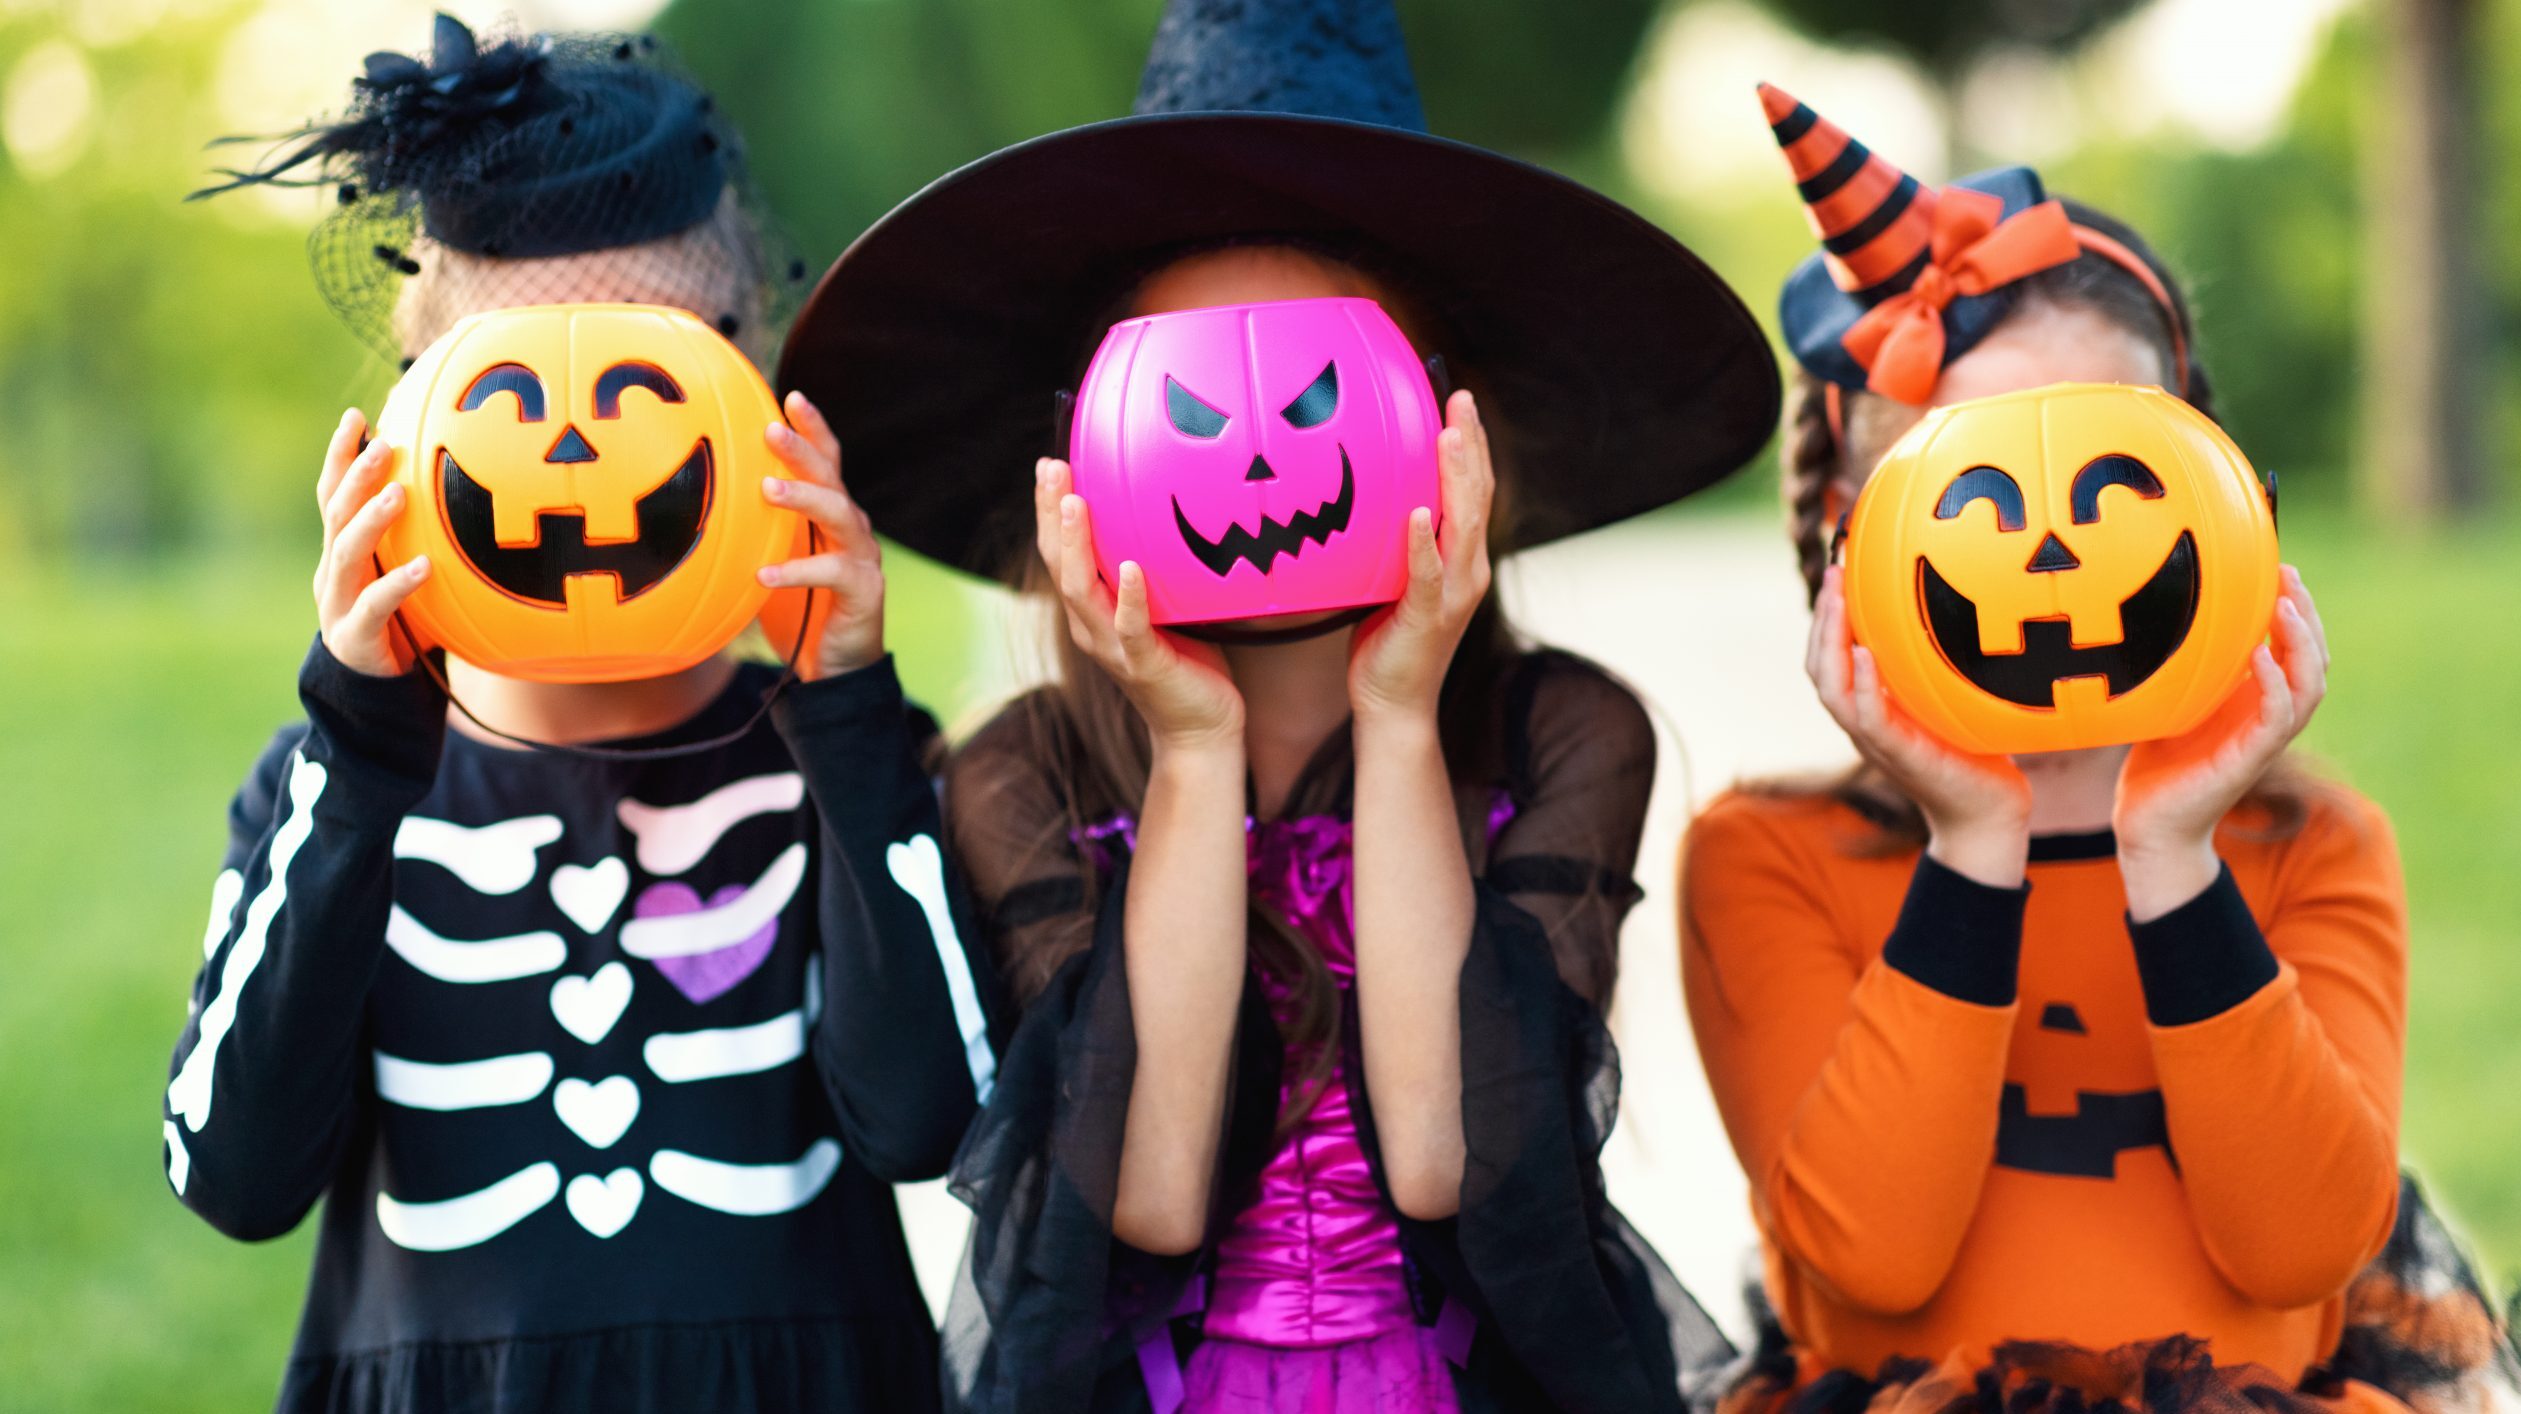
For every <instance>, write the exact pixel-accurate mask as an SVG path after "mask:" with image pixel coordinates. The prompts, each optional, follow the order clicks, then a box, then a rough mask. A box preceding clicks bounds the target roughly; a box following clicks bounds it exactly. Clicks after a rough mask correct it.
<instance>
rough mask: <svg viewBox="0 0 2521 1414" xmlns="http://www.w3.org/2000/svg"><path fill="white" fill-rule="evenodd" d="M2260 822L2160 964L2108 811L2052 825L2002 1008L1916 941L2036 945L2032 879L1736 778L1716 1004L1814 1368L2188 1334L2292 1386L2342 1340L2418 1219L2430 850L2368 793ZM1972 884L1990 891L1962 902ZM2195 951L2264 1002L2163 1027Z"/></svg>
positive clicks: (1693, 978)
mask: <svg viewBox="0 0 2521 1414" xmlns="http://www.w3.org/2000/svg"><path fill="white" fill-rule="evenodd" d="M2254 823H2260V822H2254V821H2252V820H2250V819H2247V818H2244V815H2243V812H2236V813H2235V816H2234V818H2232V819H2230V820H2227V821H2226V822H2225V825H2224V828H2223V830H2222V831H2221V832H2220V833H2219V835H2218V837H2217V841H2216V844H2217V848H2218V850H2219V852H2220V853H2221V854H2222V856H2223V859H2224V860H2225V862H2226V864H2227V865H2228V866H2229V870H2230V874H2229V881H2228V883H2219V884H2218V885H2217V887H2216V888H2215V889H2212V890H2209V891H2208V895H2207V896H2205V897H2201V899H2200V900H2199V901H2198V902H2197V903H2195V904H2192V905H2190V906H2189V907H2188V908H2186V909H2183V910H2180V911H2178V915H2175V917H2174V919H2173V920H2171V926H2172V928H2173V930H2174V931H2175V933H2176V935H2175V936H2169V937H2168V941H2167V943H2166V941H2165V938H2166V934H2165V933H2164V932H2161V931H2157V932H2156V933H2155V934H2154V936H2153V939H2152V942H2151V946H2152V948H2154V949H2155V951H2154V952H2153V953H2152V954H2150V957H2151V960H2150V961H2149V962H2148V963H2147V967H2148V969H2149V971H2150V973H2151V975H2150V976H2149V977H2148V976H2140V971H2139V963H2138V948H2137V946H2136V945H2135V943H2134V942H2133V941H2132V940H2131V936H2130V928H2129V925H2128V923H2127V921H2126V918H2125V909H2126V899H2125V894H2124V891H2123V889H2122V887H2121V884H2120V880H2119V873H2118V866H2117V861H2116V859H2115V857H2114V856H2112V855H2111V854H2110V853H2109V852H2108V839H2107V836H2106V835H2103V836H2096V837H2086V838H2085V839H2084V840H2083V841H2082V842H2081V843H2082V844H2083V845H2084V846H2086V847H2084V848H2081V849H2077V848H2075V847H2074V846H2075V844H2076V842H2074V841H2058V842H2054V845H2053V846H2050V847H2044V848H2041V849H2036V850H2035V851H2034V859H2033V862H2032V864H2031V867H2030V889H2029V896H2028V900H2027V907H2026V908H2024V905H2023V904H2022V903H2021V902H2019V901H2014V902H2012V903H2011V904H2010V905H2009V906H2010V907H2015V908H2024V912H2023V918H2022V923H2021V930H2020V933H2021V943H2020V953H2019V981H2018V987H2017V988H2015V989H2014V996H2013V999H2012V1000H2009V1001H2002V1002H2001V1004H2000V1003H1999V999H1998V998H1997V997H1996V996H1993V995H1988V996H1982V997H1981V998H1980V999H1979V1000H1977V1001H1968V1000H1962V999H1961V998H1960V997H1959V996H1955V995H1951V994H1949V991H1950V990H1957V991H1962V992H1968V991H1970V990H1972V989H1971V988H1968V987H1959V988H1950V989H1949V990H1937V988H1936V987H1934V986H1931V985H1928V984H1927V983H1926V982H1924V981H1920V980H1918V979H1919V976H1920V975H1937V976H1941V975H1942V974H1943V971H1944V969H1941V968H1939V967H1927V966H1920V965H1918V963H1917V961H1916V960H1917V959H1924V960H1925V961H1928V962H1932V961H1934V960H1935V958H1936V957H1937V956H1938V950H1942V955H1946V956H1956V957H1957V956H1959V955H1960V954H1962V953H1963V952H1964V951H1965V950H1969V949H1986V948H1988V947H1989V946H1990V944H1989V942H1988V939H1989V938H1990V937H1999V936H2000V937H2001V942H2000V944H1998V945H1999V946H2004V947H2010V945H2011V940H2010V916H2009V915H2008V914H2006V913H2005V912H2004V908H2005V907H2006V906H2008V905H2005V904H2001V903H2000V904H1998V905H1997V906H1996V912H1995V918H1996V920H1997V923H1998V924H1999V925H2000V926H1989V917H1988V912H1987V907H1986V906H1985V901H1986V900H1989V899H1998V900H2003V899H2009V898H2011V896H2009V895H2005V894H2003V893H2002V891H1996V890H1984V889H1982V888H1981V886H1978V885H1974V884H1969V883H1968V882H1967V881H1964V880H1960V879H1959V877H1958V876H1957V875H1951V874H1949V873H1948V871H1939V866H1933V865H1931V864H1929V865H1927V866H1926V868H1925V870H1924V871H1922V872H1921V870H1920V863H1919V859H1918V856H1917V854H1916V853H1915V852H1914V851H1909V852H1906V853H1902V854H1898V855H1893V856H1889V857H1879V856H1877V857H1870V858H1868V857H1864V856H1863V855H1862V854H1861V853H1860V851H1859V846H1860V844H1861V842H1862V841H1863V840H1864V839H1865V838H1866V837H1867V836H1868V835H1869V834H1870V833H1871V829H1870V827H1869V826H1868V825H1867V824H1866V823H1865V822H1864V821H1863V820H1862V819H1861V818H1860V817H1859V816H1858V815H1857V814H1856V813H1855V812H1854V811H1853V810H1851V809H1849V808H1848V807H1846V806H1845V805H1843V804H1840V803H1838V802H1836V801H1833V800H1830V799H1827V798H1823V797H1797V798H1772V797H1755V796H1750V795H1744V794H1739V793H1736V794H1730V795H1727V796H1725V797H1723V798H1721V799H1719V800H1718V801H1716V802H1715V803H1714V804H1713V805H1712V806H1710V807H1709V808H1708V809H1707V811H1706V812H1705V813H1704V814H1703V815H1701V816H1700V818H1699V819H1698V821H1697V823H1696V824H1695V825H1694V826H1693V827H1692V829H1691V832H1690V837H1689V842H1688V845H1687V846H1686V849H1685V852H1684V854H1683V859H1682V867H1681V905H1680V906H1681V934H1682V944H1681V946H1682V975H1683V980H1684V984H1685V987H1686V991H1687V994H1688V1001H1689V1012H1690V1019H1691V1023H1692V1025H1693V1026H1694V1028H1695V1030H1696V1034H1697V1038H1698V1045H1699V1051H1700V1054H1701V1056H1702V1057H1703V1059H1704V1060H1705V1062H1706V1066H1707V1073H1708V1078H1709V1080H1710V1082H1711V1084H1712V1085H1713V1087H1714V1091H1715V1098H1716V1104H1717V1107H1718V1109H1719V1110H1720V1111H1721V1112H1722V1115H1723V1118H1724V1122H1725V1127H1726V1129H1727V1131H1728V1132H1729V1133H1730V1134H1731V1136H1732V1140H1733V1145H1734V1149H1735V1151H1736V1153H1737V1154H1738V1155H1739V1157H1740V1158H1741V1161H1742V1165H1743V1168H1744V1170H1745V1171H1746V1172H1747V1173H1748V1174H1749V1175H1750V1178H1751V1189H1752V1203H1753V1206H1754V1209H1755V1215H1756V1217H1757V1220H1758V1224H1759V1230H1760V1234H1761V1239H1762V1245H1763V1248H1764V1256H1765V1259H1766V1266H1767V1278H1768V1291H1769V1296H1770V1300H1771V1301H1772V1302H1773V1303H1774V1305H1775V1307H1776V1309H1777V1312H1778V1315H1779V1318H1780V1319H1781V1320H1782V1322H1783V1323H1784V1325H1785V1328H1786V1330H1787V1332H1788V1333H1789V1334H1790V1335H1791V1336H1792V1337H1793V1338H1794V1340H1795V1342H1796V1344H1797V1346H1798V1347H1799V1348H1800V1350H1801V1352H1802V1354H1803V1358H1804V1361H1805V1363H1806V1366H1807V1368H1813V1369H1817V1368H1831V1367H1835V1368H1847V1369H1853V1370H1857V1371H1859V1372H1862V1373H1866V1374H1871V1373H1872V1372H1873V1371H1874V1370H1875V1369H1876V1368H1877V1367H1878V1366H1879V1365H1880V1363H1881V1362H1882V1361H1883V1360H1884V1359H1886V1358H1889V1357H1891V1356H1894V1355H1903V1356H1916V1357H1920V1358H1925V1359H1929V1360H1943V1359H1946V1358H1949V1357H1953V1356H1956V1355H1957V1356H1960V1357H1961V1358H1964V1359H1966V1360H1969V1361H1972V1362H1976V1361H1980V1360H1983V1359H1985V1357H1986V1353H1987V1351H1988V1349H1989V1348H1990V1347H1991V1346H1993V1345H1994V1344H1996V1343H1997V1342H1999V1341H2004V1340H2012V1339H2052V1340H2066V1341H2072V1342H2075V1343H2077V1344H2081V1345H2085V1346H2090V1347H2109V1346H2113V1345H2118V1344H2121V1343H2124V1342H2127V1341H2133V1340H2143V1339H2150V1338H2156V1337H2161V1336H2167V1335H2173V1334H2188V1335H2193V1336H2197V1337H2201V1338H2204V1339H2206V1340H2207V1341H2209V1342H2210V1348H2211V1350H2212V1352H2213V1354H2214V1355H2215V1357H2216V1358H2217V1359H2218V1360H2220V1361H2227V1362H2231V1361H2245V1360H2246V1361H2255V1362H2258V1363H2260V1364H2263V1365H2266V1366H2268V1367H2269V1368H2271V1369H2273V1370H2276V1371H2277V1372H2279V1373H2280V1374H2282V1375H2284V1376H2286V1377H2288V1378H2291V1377H2295V1376H2298V1375H2299V1374H2300V1372H2301V1371H2302V1370H2303V1369H2304V1368H2306V1367H2307V1366H2309V1365H2310V1364H2312V1363H2313V1362H2315V1361H2317V1360H2319V1359H2321V1358H2323V1357H2324V1356H2326V1355H2327V1354H2328V1353H2329V1352H2330V1351H2331V1350H2332V1349H2333V1348H2334V1347H2335V1345H2336V1342H2337V1336H2338V1331H2339V1326H2340V1318H2341V1315H2342V1309H2343V1303H2342V1292H2343V1290H2344V1288H2345V1286H2346V1283H2347V1281H2348V1280H2349V1279H2350V1278H2351V1277H2352V1276H2353V1275H2354V1274H2355V1272H2356V1271H2357V1269H2358V1268H2360V1267H2361V1266H2362V1265H2363V1263H2364V1262H2366V1261H2367V1260H2369V1259H2370V1258H2371V1256H2372V1255H2373V1254H2374V1253H2375V1252H2377V1251H2378V1250H2380V1247H2381V1245H2382V1242H2383V1241H2384V1239H2386V1237H2387V1236H2388V1234H2389V1229H2390V1224H2391V1220H2392V1217H2393V1214H2394V1212H2395V1201H2396V1192H2397V1131H2398V1104H2399V1071H2400V1054H2401V1042H2402V1037H2403V1033H2404V1028H2405V1015H2406V1004H2405V992H2406V987H2405V976H2406V952H2407V931H2406V920H2405V909H2404V903H2403V896H2402V889H2401V885H2400V880H2399V872H2398V859H2397V854H2396V850H2395V847H2394V845H2393V843H2392V840H2391V836H2390V832H2389V826H2388V823H2387V821H2386V820H2385V819H2384V818H2383V816H2382V815H2381V813H2380V811H2379V810H2378V809H2377V808H2376V807H2374V806H2372V805H2371V804H2370V803H2369V802H2367V801H2364V800H2362V799H2361V798H2360V797H2357V796H2354V795H2352V794H2350V793H2348V792H2345V791H2343V790H2336V789H2325V790H2322V791H2321V792H2319V793H2318V794H2317V795H2316V796H2315V797H2314V800H2313V804H2312V808H2311V812H2310V816H2309V819H2308V821H2307V823H2306V824H2305V825H2304V827H2303V828H2302V829H2301V830H2300V831H2299V832H2298V833H2296V834H2294V835H2292V836H2290V837H2288V838H2284V839H2274V840H2271V839H2266V838H2263V837H2261V836H2259V835H2257V834H2254V833H2253V831H2252V829H2251V826H2252V825H2253V824H2254ZM2060 855H2064V856H2068V857H2058V856H2060ZM1935 873H1940V877H1939V878H1931V879H1930V878H1928V877H1927V875H1928V874H1935ZM1912 876H1914V877H1915V878H1916V881H1917V885H1918V896H1919V900H1920V901H1919V903H1918V905H1917V906H1914V907H1912V908H1911V909H1910V914H1911V916H1910V917H1909V918H1908V919H1907V920H1906V924H1905V926H1906V928H1907V932H1906V933H1905V934H1904V935H1903V941H1902V943H1901V944H1900V950H1899V951H1898V952H1897V953H1896V955H1895V957H1894V959H1893V961H1892V962H1886V961H1885V960H1884V958H1883V951H1884V944H1885V942H1886V940H1888V939H1889V938H1890V937H1891V936H1892V934H1893V930H1894V925H1895V923H1899V922H1900V921H1901V915H1902V906H1903V900H1904V899H1906V898H1908V896H1909V894H1910V891H1911V883H1912ZM2235 884H2237V886H2238V894H2237V896H2236V895H2234V894H2232V893H2231V892H2230V887H2231V885H2235ZM1955 889H1958V890H1962V891H1970V890H1977V891H1978V893H1977V895H1976V896H1975V899H1974V900H1973V899H1971V898H1960V899H1959V900H1958V901H1959V902H1962V903H1971V904H1972V905H1973V906H1972V908H1970V909H1962V908H1958V907H1949V908H1942V909H1938V908H1937V907H1936V905H1935V901H1936V900H1938V899H1940V900H1944V901H1946V902H1947V903H1949V902H1952V901H1954V900H1955V898H1956V896H1955V895H1954V894H1953V893H1952V891H1953V890H1955ZM2244 907H2246V912H2247V914H2248V917H2249V919H2254V920H2255V922H2256V927H2257V930H2258V932H2259V933H2261V934H2263V936H2264V943H2263V945H2262V944H2261V943H2260V942H2259V941H2257V940H2256V939H2254V938H2252V937H2250V936H2249V934H2250V931H2251V930H2250V927H2249V923H2248V920H2245V919H2242V918H2241V917H2240V914H2241V913H2242V911H2243V909H2244ZM1965 913H1966V914H1969V915H1970V916H1969V917H1966V918H1965V917H1964V916H1963V915H1964V914H1965ZM1920 915H1922V916H1920ZM2181 915H2185V916H2184V917H2183V916H2181ZM2149 926H2150V925H2149ZM2177 930H2185V931H2177ZM2166 946H2167V947H2169V948H2170V949H2171V950H2172V951H2174V952H2178V951H2181V950H2187V955H2186V956H2184V957H2183V956H2170V957H2166V954H2165V953H2164V952H2163V951H2162V950H2163V949H2164V948H2165V947H2166ZM2270 953H2272V954H2273V961H2272V963H2271V962H2270V961H2269V960H2268V954H2270ZM2209 955H2211V957H2210V956H2209ZM2227 957H2230V958H2239V959H2241V961H2240V962H2239V963H2237V964H2233V965H2230V966H2224V965H2222V964H2219V963H2216V962H2215V961H2214V959H2219V958H2227ZM2253 958H2254V959H2255V966H2257V967H2258V968H2260V969H2262V971H2261V972H2259V973H2257V974H2252V973H2249V972H2247V971H2246V970H2242V971H2238V972H2236V970H2235V968H2236V967H2237V968H2243V969H2246V967H2247V966H2249V965H2250V964H2251V959H2253ZM1902 960H1908V965H1909V967H1910V970H1909V971H1903V970H1902V968H1901V967H1900V966H1897V965H1894V962H1899V961H1902ZM2005 961H2006V962H2007V963H2010V962H2011V961H2012V959H2011V956H2010V954H2007V955H2006V958H2005ZM2194 966H2203V967H2205V968H2206V969H2207V971H2208V972H2210V973H2213V972H2214V971H2215V969H2216V967H2218V966H2220V967H2221V971H2220V973H2219V974H2217V975H2216V976H2215V977H2213V978H2211V979H2210V981H2209V982H2208V983H2207V984H2205V985H2206V987H2207V988H2208V989H2209V990H2211V989H2212V987H2214V986H2218V985H2219V986H2221V987H2222V988H2223V989H2224V990H2225V991H2226V992H2232V993H2234V994H2233V995H2231V996H2229V997H2228V998H2219V999H2218V1000H2217V1002H2216V1006H2217V1009H2216V1010H2215V1011H2214V1012H2213V1014H2211V1015H2206V1016H2203V1017H2201V1018H2196V1019H2185V1020H2182V1021H2181V1022H2180V1023H2179V1024H2158V1019H2157V1018H2155V1017H2151V1016H2149V1014H2148V1009H2147V999H2148V994H2147V991H2146V985H2145V984H2146V982H2147V981H2148V980H2150V981H2152V982H2153V984H2154V986H2155V988H2156V992H2157V997H2158V996H2159V994H2160V993H2161V991H2162V989H2163V988H2164V987H2165V986H2166V985H2167V984H2166V983H2165V980H2164V975H2165V974H2168V973H2172V972H2177V971H2181V970H2184V969H2189V968H2191V967H2194ZM2235 976H2239V977H2241V978H2242V979H2243V980H2242V982H2241V983H2240V985H2239V990H2237V991H2235V989H2234V986H2233V980H2232V979H2233V978H2234V977H2235ZM2261 977H2263V979H2264V980H2263V981H2260V980H2255V979H2257V978H2261ZM2196 990H2197V989H2195V988H2192V989H2191V991H2192V992H2194V991H2196ZM2161 1006H2162V1003H2160V1002H2159V1001H2158V1000H2157V1003H2156V1009H2157V1010H2160V1009H2161Z"/></svg>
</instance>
